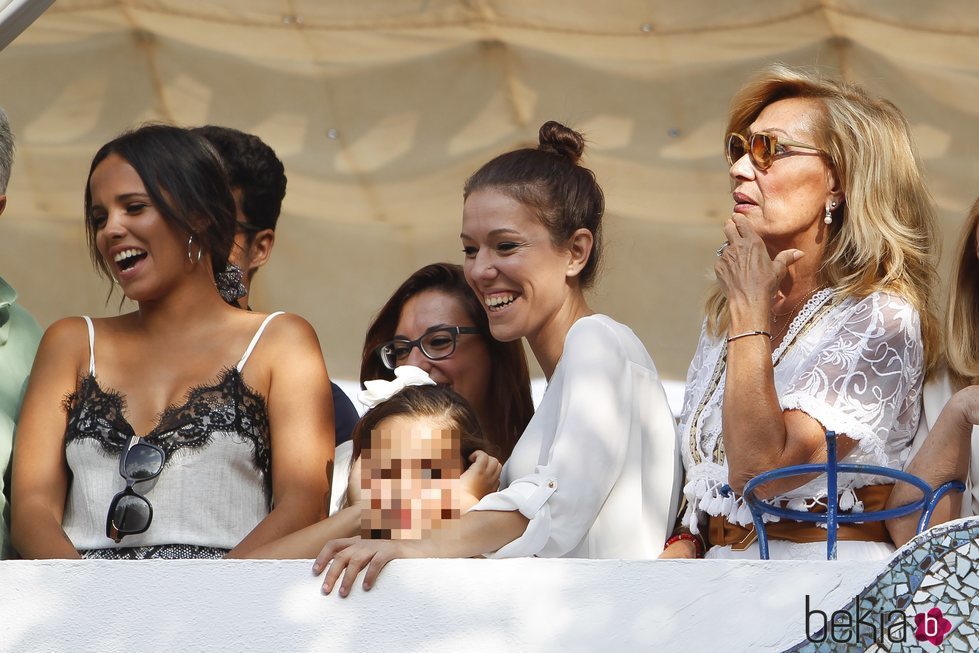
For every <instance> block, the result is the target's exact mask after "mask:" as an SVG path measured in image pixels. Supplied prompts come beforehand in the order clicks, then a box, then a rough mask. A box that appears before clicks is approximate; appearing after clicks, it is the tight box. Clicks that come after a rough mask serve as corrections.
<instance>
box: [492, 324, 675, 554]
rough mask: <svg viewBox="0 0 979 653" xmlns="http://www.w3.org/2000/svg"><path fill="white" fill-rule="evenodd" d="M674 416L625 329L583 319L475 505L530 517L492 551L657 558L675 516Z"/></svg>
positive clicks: (643, 352) (648, 362)
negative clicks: (496, 480)
mask: <svg viewBox="0 0 979 653" xmlns="http://www.w3.org/2000/svg"><path fill="white" fill-rule="evenodd" d="M676 456H677V454H676V438H675V427H674V421H673V416H672V414H671V413H670V408H669V405H668V403H667V400H666V393H665V391H664V390H663V386H662V385H661V384H660V381H659V375H658V374H657V372H656V367H655V366H654V365H653V361H652V360H651V359H650V357H649V354H648V353H647V352H646V348H645V347H643V344H642V343H641V342H640V341H639V338H637V337H636V335H635V334H634V333H633V332H632V330H631V329H629V328H628V327H626V326H624V325H622V324H619V323H618V322H616V321H614V320H612V319H611V318H609V317H608V316H605V315H591V316H588V317H584V318H581V319H579V320H578V321H577V322H575V323H574V325H572V327H571V329H570V330H569V331H568V335H567V338H566V340H565V343H564V351H563V353H562V355H561V359H560V360H559V361H558V364H557V367H556V368H555V370H554V374H553V376H552V377H551V379H550V382H549V383H548V386H547V391H546V392H545V393H544V398H543V399H542V401H541V404H540V406H539V407H538V408H537V412H536V413H535V414H534V417H533V419H531V421H530V423H529V424H528V425H527V429H526V430H525V431H524V433H523V435H521V436H520V440H519V441H518V442H517V445H516V447H514V449H513V454H512V455H511V456H510V459H509V460H508V461H507V463H506V465H505V466H504V468H503V475H502V477H501V479H500V483H501V487H502V488H503V489H502V490H500V491H499V492H495V493H493V494H490V495H487V496H486V497H484V498H483V500H482V501H480V502H479V503H478V504H477V505H476V506H474V507H473V510H519V511H520V512H521V513H522V514H523V515H524V516H525V517H527V518H528V519H529V520H530V522H529V524H528V525H527V529H526V531H525V532H524V533H523V535H521V536H520V537H519V538H517V539H516V540H514V541H512V542H510V543H509V544H507V545H506V546H504V547H502V548H501V549H500V550H499V551H497V552H496V553H491V554H489V555H488V557H517V556H534V555H536V556H540V557H574V558H625V559H640V558H655V557H656V556H658V555H659V554H660V553H661V552H662V551H663V542H664V541H665V539H666V536H667V534H668V533H669V529H671V528H672V520H673V518H674V516H675V515H676V501H677V498H678V490H679V482H680V477H679V465H677V464H676V461H677V458H676Z"/></svg>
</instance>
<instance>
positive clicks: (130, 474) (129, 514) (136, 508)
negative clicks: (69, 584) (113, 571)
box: [105, 435, 167, 543]
mask: <svg viewBox="0 0 979 653" xmlns="http://www.w3.org/2000/svg"><path fill="white" fill-rule="evenodd" d="M166 458H167V457H166V454H165V453H164V452H163V449H162V448H160V447H158V446H157V445H155V444H151V443H149V442H146V441H144V440H142V439H140V438H139V437H137V436H135V435H134V436H132V437H130V438H129V442H128V443H127V444H126V448H125V449H124V450H123V452H122V455H121V456H120V457H119V475H120V476H122V477H123V478H124V479H126V488H125V489H124V490H122V491H121V492H119V493H118V494H117V495H116V496H114V497H112V502H111V503H110V504H109V514H108V515H106V518H105V536H106V537H108V538H110V539H112V540H114V541H115V542H116V543H118V542H121V541H122V538H124V537H126V536H127V535H138V534H139V533H143V532H145V531H146V529H148V528H149V527H150V522H152V521H153V506H151V505H150V502H149V500H147V498H146V497H144V496H143V495H142V494H139V493H138V492H136V490H135V489H134V487H133V486H134V485H135V484H136V483H140V482H142V481H149V480H152V479H154V478H156V477H157V476H159V475H160V472H162V471H163V463H164V461H166Z"/></svg>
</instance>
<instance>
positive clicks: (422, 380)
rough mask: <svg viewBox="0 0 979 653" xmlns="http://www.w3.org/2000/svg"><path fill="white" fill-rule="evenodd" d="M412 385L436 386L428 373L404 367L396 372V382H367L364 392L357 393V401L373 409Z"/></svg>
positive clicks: (376, 380) (411, 366)
mask: <svg viewBox="0 0 979 653" xmlns="http://www.w3.org/2000/svg"><path fill="white" fill-rule="evenodd" d="M410 385H435V381H433V380H432V377H430V376H429V375H428V372H426V371H425V370H423V369H422V368H420V367H415V366H414V365H402V366H400V367H398V368H397V369H395V370H394V381H385V380H384V379H375V380H374V381H365V382H364V388H365V389H364V390H361V391H360V392H358V393H357V401H359V402H360V403H362V404H364V405H365V406H367V408H373V407H374V406H376V405H377V404H379V403H381V402H382V401H387V400H388V399H390V398H391V397H393V396H394V395H396V394H397V393H399V392H401V391H402V390H404V389H405V388H407V387H408V386H410Z"/></svg>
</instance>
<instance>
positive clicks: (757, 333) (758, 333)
mask: <svg viewBox="0 0 979 653" xmlns="http://www.w3.org/2000/svg"><path fill="white" fill-rule="evenodd" d="M749 336H768V339H769V340H771V339H772V334H770V333H769V332H768V331H745V332H744V333H739V334H738V335H736V336H731V337H730V338H728V339H727V341H728V342H734V341H735V340H737V339H739V338H747V337H749Z"/></svg>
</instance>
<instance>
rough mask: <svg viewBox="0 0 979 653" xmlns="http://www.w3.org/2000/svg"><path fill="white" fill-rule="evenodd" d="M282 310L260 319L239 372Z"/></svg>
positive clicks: (242, 359)
mask: <svg viewBox="0 0 979 653" xmlns="http://www.w3.org/2000/svg"><path fill="white" fill-rule="evenodd" d="M284 312H285V311H276V312H275V313H272V314H270V315H269V316H268V317H266V318H265V319H264V320H262V325H261V326H260V327H258V331H256V332H255V335H254V336H253V337H252V341H251V342H250V343H248V349H246V350H245V354H244V356H242V357H241V360H240V361H238V364H237V365H235V368H236V369H237V370H238V371H239V372H241V370H242V368H244V367H245V363H247V362H248V357H249V356H251V355H252V350H253V349H255V345H257V344H258V339H259V338H261V337H262V332H263V331H265V327H266V326H268V323H269V322H271V321H272V318H273V317H275V316H277V315H282V314H283V313H284ZM92 364H93V365H94V364H95V363H94V359H93V363H92Z"/></svg>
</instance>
